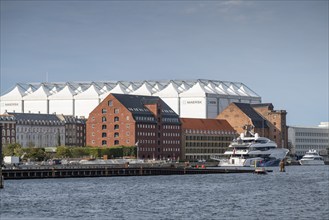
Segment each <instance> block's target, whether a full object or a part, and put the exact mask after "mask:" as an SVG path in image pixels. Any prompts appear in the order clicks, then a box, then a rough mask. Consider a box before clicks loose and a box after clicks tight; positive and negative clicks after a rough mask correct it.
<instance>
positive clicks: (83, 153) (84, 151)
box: [2, 143, 137, 161]
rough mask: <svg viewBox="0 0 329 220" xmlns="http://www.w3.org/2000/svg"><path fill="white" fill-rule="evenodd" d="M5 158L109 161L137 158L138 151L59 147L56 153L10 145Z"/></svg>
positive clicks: (131, 148)
mask: <svg viewBox="0 0 329 220" xmlns="http://www.w3.org/2000/svg"><path fill="white" fill-rule="evenodd" d="M2 154H3V157H4V156H17V157H20V158H21V159H23V160H25V159H30V160H32V161H44V160H48V159H53V158H85V157H92V158H101V157H103V156H105V155H106V156H107V158H108V159H112V158H123V157H136V155H137V149H136V147H135V146H130V147H126V146H118V147H106V148H105V147H88V146H87V147H67V146H59V147H57V148H56V152H55V153H54V152H47V151H46V149H45V148H39V147H27V148H25V147H24V148H23V147H21V145H20V144H17V143H16V144H9V145H8V146H6V147H4V148H3V151H2Z"/></svg>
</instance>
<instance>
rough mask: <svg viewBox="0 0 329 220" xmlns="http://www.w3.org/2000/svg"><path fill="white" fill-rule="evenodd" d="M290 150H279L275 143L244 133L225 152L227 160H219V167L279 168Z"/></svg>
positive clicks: (256, 135)
mask: <svg viewBox="0 0 329 220" xmlns="http://www.w3.org/2000/svg"><path fill="white" fill-rule="evenodd" d="M288 152H289V150H288V149H285V148H278V147H277V144H276V143H275V142H274V141H271V140H270V139H268V138H266V137H260V136H259V135H258V134H257V133H256V134H255V135H252V136H249V137H246V136H245V135H244V134H243V133H242V134H241V135H240V137H239V138H237V139H235V140H233V142H231V144H230V145H229V149H228V150H227V151H225V153H224V156H226V157H227V158H226V159H219V161H220V162H219V165H218V166H225V167H228V166H229V167H273V166H279V163H280V161H281V160H283V159H284V158H285V157H286V155H287V154H288Z"/></svg>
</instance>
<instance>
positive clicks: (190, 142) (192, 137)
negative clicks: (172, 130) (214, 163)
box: [181, 118, 237, 160]
mask: <svg viewBox="0 0 329 220" xmlns="http://www.w3.org/2000/svg"><path fill="white" fill-rule="evenodd" d="M181 122H182V156H183V159H186V160H207V159H210V158H211V157H218V156H220V155H221V154H223V153H224V152H225V150H226V149H227V147H228V146H229V145H230V143H231V141H232V140H233V139H234V138H235V137H237V134H236V132H235V130H234V129H233V127H232V126H231V125H230V124H229V123H228V122H227V121H226V120H220V119H197V118H181Z"/></svg>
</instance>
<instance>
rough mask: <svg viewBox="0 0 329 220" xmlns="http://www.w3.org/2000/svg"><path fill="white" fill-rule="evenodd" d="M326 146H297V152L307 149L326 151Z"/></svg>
mask: <svg viewBox="0 0 329 220" xmlns="http://www.w3.org/2000/svg"><path fill="white" fill-rule="evenodd" d="M326 147H328V146H326V145H324V146H323V145H296V150H297V149H305V150H309V149H315V150H317V149H326Z"/></svg>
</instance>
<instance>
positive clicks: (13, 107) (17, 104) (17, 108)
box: [0, 101, 23, 114]
mask: <svg viewBox="0 0 329 220" xmlns="http://www.w3.org/2000/svg"><path fill="white" fill-rule="evenodd" d="M22 103H23V101H2V102H1V106H0V113H1V114H3V113H5V112H18V113H20V112H22V111H23V110H22V107H23V104H22Z"/></svg>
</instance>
